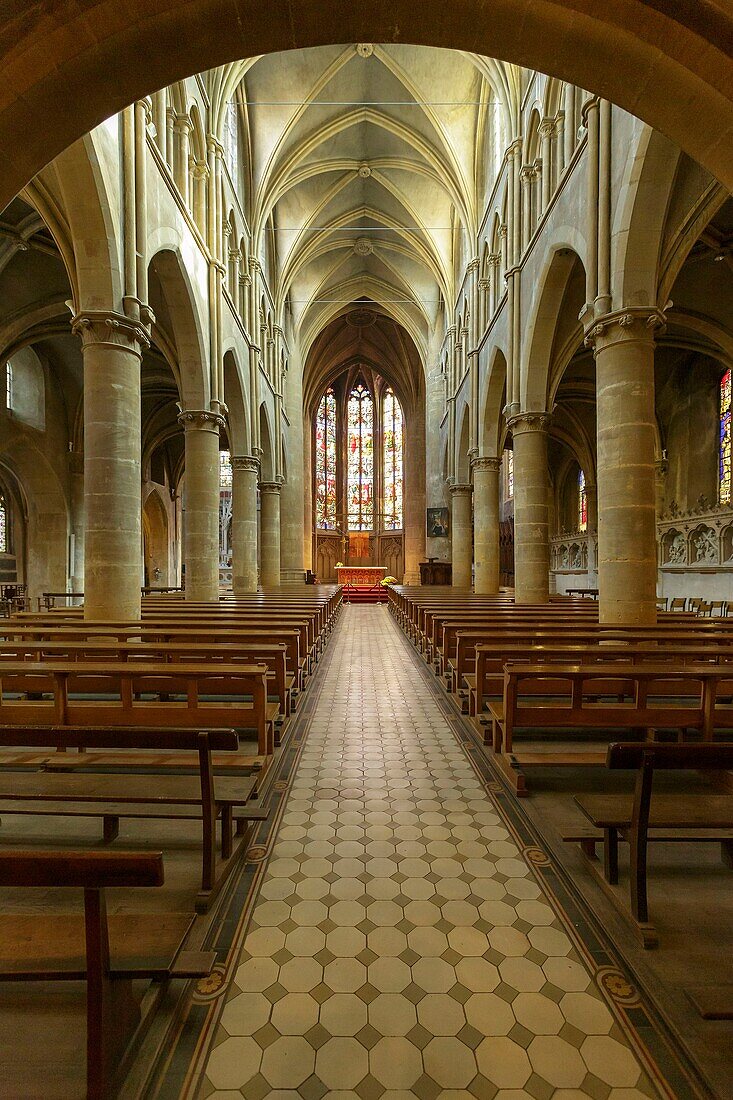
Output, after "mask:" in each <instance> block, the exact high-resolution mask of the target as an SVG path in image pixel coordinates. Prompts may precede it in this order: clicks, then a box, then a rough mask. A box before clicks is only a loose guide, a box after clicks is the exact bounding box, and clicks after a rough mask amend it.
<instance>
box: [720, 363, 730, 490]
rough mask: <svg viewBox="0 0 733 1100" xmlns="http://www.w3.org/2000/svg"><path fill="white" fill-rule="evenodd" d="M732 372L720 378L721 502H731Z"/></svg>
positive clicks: (728, 371) (727, 372)
mask: <svg viewBox="0 0 733 1100" xmlns="http://www.w3.org/2000/svg"><path fill="white" fill-rule="evenodd" d="M730 421H731V372H730V369H728V370H727V371H726V372H725V374H724V375H723V377H722V378H721V380H720V478H719V487H718V499H719V501H720V503H721V504H730V502H731V470H730V460H731V422H730Z"/></svg>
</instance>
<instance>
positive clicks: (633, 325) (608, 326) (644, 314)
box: [585, 306, 667, 352]
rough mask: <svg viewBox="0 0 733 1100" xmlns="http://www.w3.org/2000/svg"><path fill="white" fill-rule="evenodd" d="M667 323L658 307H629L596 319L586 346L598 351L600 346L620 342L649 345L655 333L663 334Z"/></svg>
mask: <svg viewBox="0 0 733 1100" xmlns="http://www.w3.org/2000/svg"><path fill="white" fill-rule="evenodd" d="M666 323H667V318H666V317H665V315H664V313H663V312H662V311H661V310H660V309H657V308H656V306H628V307H627V308H625V309H616V310H613V311H612V312H611V313H605V314H603V315H602V316H600V317H596V318H594V320H593V323H592V324H591V325H590V327H589V328H588V330H587V332H586V336H585V346H586V347H588V348H593V351H594V352H595V351H597V350H598V348H599V345H600V346H604V347H605V346H607V345H608V344H615V343H619V342H620V341H625V342H629V341H639V340H641V341H642V342H644V343H648V342H649V341H650V340H654V337H655V333H657V332H660V333H661V332H662V331H663V330H664V328H665V325H666Z"/></svg>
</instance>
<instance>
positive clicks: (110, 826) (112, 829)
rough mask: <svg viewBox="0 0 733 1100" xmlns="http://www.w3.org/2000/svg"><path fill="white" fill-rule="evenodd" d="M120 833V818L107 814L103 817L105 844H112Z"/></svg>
mask: <svg viewBox="0 0 733 1100" xmlns="http://www.w3.org/2000/svg"><path fill="white" fill-rule="evenodd" d="M119 835H120V819H119V817H112V816H111V815H109V814H105V816H104V817H103V818H102V837H103V840H104V843H105V844H111V843H112V841H113V840H117V837H118V836H119Z"/></svg>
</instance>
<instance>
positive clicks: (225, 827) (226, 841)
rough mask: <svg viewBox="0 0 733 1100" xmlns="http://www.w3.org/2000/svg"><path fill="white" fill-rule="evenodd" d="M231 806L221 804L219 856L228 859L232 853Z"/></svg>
mask: <svg viewBox="0 0 733 1100" xmlns="http://www.w3.org/2000/svg"><path fill="white" fill-rule="evenodd" d="M232 825H233V817H232V807H231V806H230V805H229V806H222V808H221V858H222V859H229V858H230V857H231V854H232V843H233V841H232V837H233V833H232Z"/></svg>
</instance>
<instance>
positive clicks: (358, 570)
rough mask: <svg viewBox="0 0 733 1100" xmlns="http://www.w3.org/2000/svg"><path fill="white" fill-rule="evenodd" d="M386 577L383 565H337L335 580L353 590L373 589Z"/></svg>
mask: <svg viewBox="0 0 733 1100" xmlns="http://www.w3.org/2000/svg"><path fill="white" fill-rule="evenodd" d="M386 575H387V570H386V568H385V566H383V565H338V566H336V579H337V581H338V583H339V584H348V585H351V586H352V587H354V588H374V586H375V585H376V584H379V583H380V582H381V581H382V580H384V578H385V577H386Z"/></svg>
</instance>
